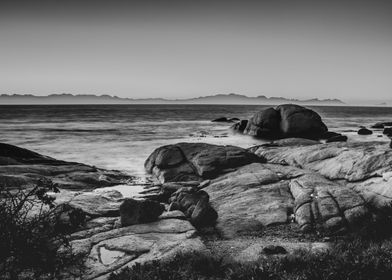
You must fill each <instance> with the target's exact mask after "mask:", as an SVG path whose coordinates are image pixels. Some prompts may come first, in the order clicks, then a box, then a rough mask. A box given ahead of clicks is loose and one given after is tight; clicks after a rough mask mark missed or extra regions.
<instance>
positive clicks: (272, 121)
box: [244, 108, 281, 138]
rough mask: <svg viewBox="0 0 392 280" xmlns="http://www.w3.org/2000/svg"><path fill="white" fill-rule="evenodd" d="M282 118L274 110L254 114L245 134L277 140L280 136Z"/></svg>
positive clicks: (269, 109)
mask: <svg viewBox="0 0 392 280" xmlns="http://www.w3.org/2000/svg"><path fill="white" fill-rule="evenodd" d="M280 122H281V116H280V114H279V112H278V111H276V110H275V109H274V108H268V109H265V110H262V111H259V112H257V113H256V114H254V115H253V116H252V117H251V118H250V119H249V121H248V124H247V126H246V128H245V130H244V133H245V134H248V135H252V136H258V137H262V138H276V137H279V135H280Z"/></svg>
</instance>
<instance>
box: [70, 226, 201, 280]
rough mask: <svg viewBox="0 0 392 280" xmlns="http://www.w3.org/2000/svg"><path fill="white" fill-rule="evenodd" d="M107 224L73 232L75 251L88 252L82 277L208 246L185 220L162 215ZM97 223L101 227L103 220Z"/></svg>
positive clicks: (106, 274) (105, 275)
mask: <svg viewBox="0 0 392 280" xmlns="http://www.w3.org/2000/svg"><path fill="white" fill-rule="evenodd" d="M90 223H91V222H90ZM107 225H109V226H108V228H107V229H106V231H103V232H96V231H93V229H94V228H92V229H89V230H88V231H85V232H84V234H81V233H75V234H74V235H73V236H71V237H73V240H72V241H71V245H72V248H73V250H74V252H75V253H77V254H81V255H84V256H87V257H86V259H85V269H84V271H83V277H82V279H107V278H108V277H109V275H110V273H112V272H115V271H119V270H120V269H121V268H124V267H127V266H132V265H134V264H135V263H141V264H143V263H144V262H149V261H153V260H163V259H165V258H171V257H173V256H175V255H176V254H178V253H180V252H182V253H187V252H204V251H205V250H206V247H205V245H204V244H203V242H202V241H201V239H200V238H199V237H198V236H197V234H196V231H195V229H194V227H193V226H192V225H191V224H190V223H189V222H188V221H185V220H179V219H174V218H173V219H161V220H158V221H156V222H153V223H149V224H140V225H133V226H128V227H122V228H114V226H110V223H108V224H107ZM96 226H97V227H98V228H99V227H101V226H100V223H97V224H96Z"/></svg>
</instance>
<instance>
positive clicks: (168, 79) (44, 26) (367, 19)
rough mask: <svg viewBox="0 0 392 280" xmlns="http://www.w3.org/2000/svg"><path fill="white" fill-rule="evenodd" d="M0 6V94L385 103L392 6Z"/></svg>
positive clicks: (389, 86) (390, 81) (110, 1)
mask: <svg viewBox="0 0 392 280" xmlns="http://www.w3.org/2000/svg"><path fill="white" fill-rule="evenodd" d="M0 3H1V4H0V93H20V94H23V93H33V94H36V95H46V94H50V93H62V92H67V93H73V94H82V93H83V94H111V95H118V96H123V97H134V98H139V97H167V98H185V97H193V96H200V95H209V94H215V93H230V92H235V93H241V94H246V95H249V96H256V95H267V96H284V97H290V98H309V97H318V98H341V99H344V100H348V99H379V100H382V99H392V1H378V0H369V1H362V0H356V1H344V0H341V1H317V0H313V1H296V0H290V1H280V0H269V1H264V0H260V1H246V0H241V1H230V0H224V1H223V0H222V1H201V0H193V1H187V0H182V1H170V0H158V1H146V0H144V1H114V0H107V1H103V0H94V1H88V0H80V1H70V0H67V1H65V0H64V1H56V0H51V1H39V0H34V1H17V0H12V1H9V2H8V3H7V2H6V1H4V0H2V1H1V2H0ZM81 3H83V4H81Z"/></svg>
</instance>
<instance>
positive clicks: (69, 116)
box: [0, 105, 392, 177]
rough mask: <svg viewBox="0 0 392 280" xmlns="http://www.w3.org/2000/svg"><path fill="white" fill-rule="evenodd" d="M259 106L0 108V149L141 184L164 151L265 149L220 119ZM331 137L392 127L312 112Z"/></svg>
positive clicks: (354, 110)
mask: <svg viewBox="0 0 392 280" xmlns="http://www.w3.org/2000/svg"><path fill="white" fill-rule="evenodd" d="M264 107H267V106H260V105H254V106H250V105H76V106H75V105H42V106H41V105H37V106H34V105H32V106H28V105H26V106H25V105H15V106H5V105H2V106H0V131H1V132H0V142H4V143H9V144H13V145H17V146H21V147H24V148H27V149H30V150H33V151H36V152H39V153H41V154H44V155H48V156H51V157H54V158H56V159H61V160H67V161H76V162H82V163H86V164H90V165H94V166H97V167H101V168H107V169H116V170H121V171H124V172H126V173H128V174H130V175H134V176H138V177H145V175H146V174H145V172H144V168H143V164H144V161H145V159H146V158H147V157H148V155H149V154H150V153H151V152H152V151H153V150H154V149H155V148H157V147H159V146H161V145H167V144H172V143H176V142H185V141H186V142H207V143H213V144H224V145H236V146H240V147H244V148H248V147H251V146H253V145H258V144H262V143H265V141H263V140H258V139H255V138H253V137H250V136H245V135H239V134H235V133H233V132H231V131H230V129H229V127H230V125H231V124H228V123H217V122H211V120H213V119H216V118H219V117H228V118H232V117H237V118H239V119H248V118H249V117H251V116H252V115H253V114H254V113H255V112H257V111H258V110H260V109H262V108H264ZM310 108H312V109H313V110H315V111H316V112H318V113H319V114H320V115H321V117H322V118H323V120H324V122H325V123H326V124H327V126H328V128H329V130H330V131H336V132H340V133H344V134H345V135H347V136H348V137H349V141H373V140H375V141H390V140H389V139H388V138H387V137H386V136H384V135H382V130H378V131H376V132H375V133H374V134H373V135H369V136H359V135H357V130H358V128H359V127H360V126H367V127H370V126H371V125H373V124H374V123H376V122H379V121H392V108H386V107H342V106H339V107H334V106H318V107H312V106H311V107H310Z"/></svg>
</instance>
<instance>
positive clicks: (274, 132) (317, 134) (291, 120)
mask: <svg viewBox="0 0 392 280" xmlns="http://www.w3.org/2000/svg"><path fill="white" fill-rule="evenodd" d="M234 128H235V127H234ZM327 131H328V128H327V126H326V125H325V124H324V123H323V121H322V120H321V117H320V115H319V114H317V113H316V112H314V111H313V110H310V109H308V108H305V107H302V106H299V105H294V104H285V105H280V106H278V107H276V108H267V109H264V110H261V111H259V112H257V113H256V114H255V115H253V116H252V117H251V118H250V119H249V121H248V124H247V126H246V128H245V129H244V132H243V133H244V134H248V135H252V136H257V137H260V138H287V137H302V138H322V136H323V135H324V134H325V132H327Z"/></svg>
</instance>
